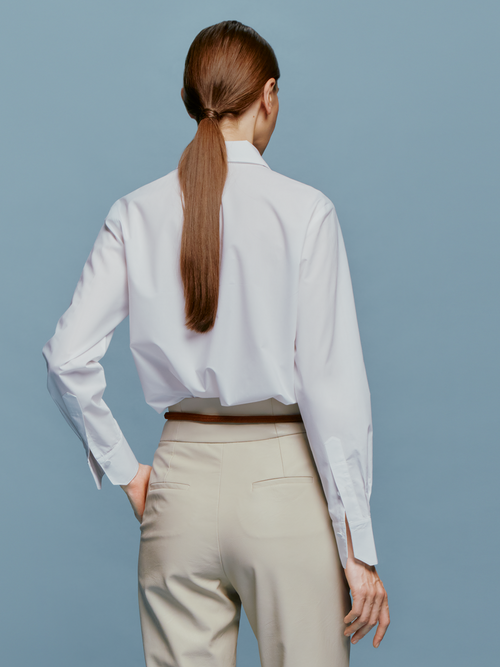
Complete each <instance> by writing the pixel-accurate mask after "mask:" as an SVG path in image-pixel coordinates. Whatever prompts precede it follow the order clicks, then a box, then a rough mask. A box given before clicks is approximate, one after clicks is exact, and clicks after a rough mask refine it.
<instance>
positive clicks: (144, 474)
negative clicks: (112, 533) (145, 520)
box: [120, 463, 153, 523]
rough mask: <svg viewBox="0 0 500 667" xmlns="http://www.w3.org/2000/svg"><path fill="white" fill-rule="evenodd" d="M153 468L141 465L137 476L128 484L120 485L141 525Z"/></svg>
mask: <svg viewBox="0 0 500 667" xmlns="http://www.w3.org/2000/svg"><path fill="white" fill-rule="evenodd" d="M152 469H153V468H152V466H148V465H143V464H142V463H139V470H138V471H137V474H136V476H135V477H134V479H132V480H131V481H130V482H129V483H128V484H123V485H120V486H121V487H122V489H123V490H124V491H125V493H126V494H127V498H128V499H129V501H130V504H131V505H132V509H133V510H134V514H135V518H136V519H137V521H138V522H139V523H141V522H142V516H143V514H144V508H145V507H146V496H147V494H148V485H149V477H150V475H151V470H152Z"/></svg>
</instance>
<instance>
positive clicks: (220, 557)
mask: <svg viewBox="0 0 500 667" xmlns="http://www.w3.org/2000/svg"><path fill="white" fill-rule="evenodd" d="M221 444H222V454H221V458H220V467H219V494H218V498H217V517H216V522H215V533H216V537H217V551H218V552H219V561H220V566H221V569H222V571H223V572H224V576H225V577H226V581H228V582H229V583H231V582H230V579H229V577H228V576H227V572H226V570H225V569H224V563H223V562H222V551H221V548H220V539H219V516H220V494H221V486H222V464H223V461H224V443H221Z"/></svg>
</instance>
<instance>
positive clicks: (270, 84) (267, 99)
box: [263, 78, 276, 114]
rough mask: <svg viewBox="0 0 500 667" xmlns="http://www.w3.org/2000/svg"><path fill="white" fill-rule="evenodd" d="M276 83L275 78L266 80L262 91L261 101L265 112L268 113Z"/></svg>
mask: <svg viewBox="0 0 500 667" xmlns="http://www.w3.org/2000/svg"><path fill="white" fill-rule="evenodd" d="M275 85H276V79H274V78H272V79H269V80H268V81H266V85H265V86H264V93H263V97H264V99H263V103H264V108H265V110H266V113H267V114H270V113H271V111H272V108H273V102H274V100H273V92H274V88H275Z"/></svg>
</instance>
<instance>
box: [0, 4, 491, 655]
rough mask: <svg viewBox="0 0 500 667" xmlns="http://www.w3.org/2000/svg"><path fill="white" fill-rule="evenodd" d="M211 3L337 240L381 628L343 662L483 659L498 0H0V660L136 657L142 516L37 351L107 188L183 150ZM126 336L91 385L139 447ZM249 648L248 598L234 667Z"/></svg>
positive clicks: (276, 161)
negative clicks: (359, 371) (270, 96)
mask: <svg viewBox="0 0 500 667" xmlns="http://www.w3.org/2000/svg"><path fill="white" fill-rule="evenodd" d="M226 19H237V20H239V21H242V22H243V23H246V24H248V25H251V26H252V27H254V28H255V29H256V30H257V31H258V32H260V33H261V34H262V36H263V37H265V38H266V39H267V40H268V41H269V42H270V43H271V45H272V46H273V48H274V49H275V52H276V54H277V57H278V60H279V63H280V67H281V71H282V77H281V79H280V82H279V85H280V93H279V96H280V113H279V117H278V123H277V126H276V130H275V133H274V135H273V137H272V139H271V142H270V144H269V146H268V148H267V150H266V152H265V154H264V158H265V159H266V161H267V162H268V164H269V165H270V166H271V167H272V168H273V169H275V170H276V171H280V172H282V173H284V174H286V175H288V176H290V177H292V178H296V179H298V180H301V181H304V182H306V183H309V184H311V185H313V186H315V187H317V188H319V189H320V190H322V191H323V192H324V193H325V194H326V195H327V196H329V197H330V198H331V199H332V201H333V202H334V204H335V206H336V209H337V212H338V215H339V219H340V223H341V226H342V230H343V233H344V238H345V242H346V246H347V252H348V256H349V262H350V267H351V272H352V279H353V284H354V291H355V297H356V305H357V311H358V319H359V325H360V331H361V337H362V342H363V349H364V355H365V363H366V368H367V373H368V378H369V381H370V387H371V393H372V401H373V419H374V486H373V493H372V504H371V506H372V518H373V525H374V531H375V539H376V544H377V551H378V557H379V565H378V567H377V569H378V572H379V574H380V576H381V578H382V580H383V582H384V584H385V586H386V589H387V591H388V595H389V602H390V610H391V625H390V627H389V630H388V632H387V635H386V637H385V639H384V640H383V642H382V644H381V646H380V648H378V649H374V648H373V647H372V645H371V641H372V638H373V634H374V632H375V631H374V630H372V631H371V632H370V634H369V635H368V636H367V637H365V638H364V639H363V640H362V641H361V642H360V643H359V644H357V645H356V646H354V647H353V648H352V653H351V655H352V659H351V665H352V666H353V667H358V666H361V665H363V666H364V665H372V666H373V667H376V666H379V665H380V666H383V667H392V666H394V667H402V666H403V665H404V667H424V666H425V667H434V666H436V667H438V666H439V667H442V665H453V666H454V667H462V666H464V667H470V665H473V664H475V665H477V664H492V662H494V630H496V625H497V624H496V622H495V623H493V622H492V621H493V620H494V619H496V617H497V616H496V615H497V614H498V608H497V600H498V596H499V592H500V591H499V587H498V577H497V571H498V566H497V561H498V551H499V537H498V531H499V521H498V511H499V503H498V466H499V463H500V459H499V445H500V442H499V427H498V413H499V408H498V406H499V398H500V397H499V387H498V378H499V370H500V369H499V354H498V342H499V334H500V332H499V312H498V290H499V272H500V262H499V261H498V257H499V251H498V248H499V242H500V233H499V223H500V219H499V218H500V216H499V200H498V181H499V179H498V177H499V155H500V151H499V148H500V146H499V122H498V121H499V118H500V108H499V107H500V105H499V86H498V80H499V71H498V70H499V68H498V63H499V56H500V54H499V50H500V49H499V40H498V25H499V19H500V6H499V5H498V3H497V2H493V1H491V2H486V1H482V0H475V1H474V2H472V1H471V2H463V1H460V0H419V1H418V2H416V1H415V2H407V1H403V0H400V1H390V0H381V1H379V2H373V1H372V0H354V1H350V2H347V1H339V0H334V1H330V2H326V1H323V2H319V1H318V0H309V1H308V2H303V3H297V2H293V1H290V0H279V1H272V2H271V3H270V4H268V3H267V2H263V1H262V0H254V1H253V2H252V3H239V2H234V1H231V2H229V1H225V2H221V1H216V0H214V1H212V2H210V3H206V2H200V1H198V0H196V1H191V2H189V3H183V4H180V3H178V4H177V5H174V3H169V2H165V1H160V0H147V1H143V2H131V1H130V0H99V1H96V0H85V2H84V1H82V0H80V1H74V2H67V0H65V1H64V2H63V1H55V0H45V1H44V2H35V1H34V0H33V1H22V0H16V1H15V2H14V1H12V0H3V2H2V7H1V15H0V26H1V27H0V56H1V57H0V63H1V68H2V74H1V76H2V85H1V88H2V94H1V102H0V104H1V112H2V139H1V158H0V159H1V178H0V184H1V189H2V192H1V215H2V239H3V242H2V244H1V258H0V260H1V261H0V270H1V280H2V290H1V292H2V294H1V299H2V302H1V312H2V352H3V354H2V373H1V376H2V383H1V392H2V394H1V409H2V440H3V444H2V450H1V454H2V465H1V468H0V476H1V478H0V489H1V491H0V492H1V495H2V507H3V510H4V511H3V516H2V532H3V539H2V552H1V553H2V568H1V572H0V578H1V582H0V583H1V590H2V604H1V611H0V613H1V615H2V618H0V628H1V630H0V632H1V634H2V636H1V640H0V645H1V649H0V650H1V654H2V662H4V663H5V664H8V665H9V666H10V667H18V666H19V667H20V666H22V667H24V666H25V665H29V664H37V665H50V666H51V667H67V666H68V665H71V667H80V666H81V667H88V666H89V665H92V666H93V667H101V666H102V667H110V666H111V665H120V667H129V666H130V667H132V666H134V667H135V666H137V665H142V664H144V662H143V654H142V643H141V636H140V625H139V615H138V608H137V581H136V567H137V554H138V546H139V537H140V531H139V524H138V522H137V520H136V519H135V517H134V515H133V512H132V509H131V507H130V505H129V503H128V500H127V498H126V496H125V494H124V493H123V491H122V490H121V489H120V488H119V487H116V486H112V485H111V484H110V483H109V481H108V480H107V478H105V479H104V480H103V489H102V491H97V489H96V487H95V483H94V480H93V479H92V477H91V474H90V471H89V469H88V466H87V463H86V461H85V455H84V450H83V447H82V444H81V443H80V441H79V440H78V439H77V438H76V436H75V435H74V434H73V433H72V431H71V430H70V429H69V427H68V426H67V424H66V423H65V421H64V420H63V419H62V417H61V415H60V413H59V411H58V409H57V407H56V406H55V404H54V403H53V402H52V400H51V398H50V396H49V394H48V392H47V391H46V386H45V383H46V371H45V363H44V361H43V358H42V355H41V348H42V346H43V344H44V343H45V342H46V340H48V338H50V337H51V336H52V334H53V332H54V328H55V325H56V322H57V320H58V318H59V317H60V316H61V315H62V313H63V312H64V311H65V310H66V308H67V307H68V305H69V302H70V300H71V296H72V294H73V291H74V288H75V286H76V283H77V281H78V278H79V276H80V273H81V270H82V268H83V264H84V262H85V260H86V258H87V255H88V253H89V252H90V249H91V247H92V244H93V242H94V240H95V237H96V235H97V232H98V231H99V228H100V226H101V225H102V223H103V220H104V217H105V215H106V213H107V212H108V210H109V208H110V206H111V204H112V203H113V202H114V201H115V200H116V199H118V198H119V197H121V196H123V195H124V194H126V193H128V192H130V191H132V190H134V189H135V188H137V187H139V186H141V185H143V184H145V183H147V182H149V181H151V180H154V179H156V178H159V177H160V176H162V175H164V174H166V173H167V172H169V171H171V170H172V169H174V168H175V167H176V166H177V162H178V159H179V157H180V155H181V153H182V150H183V149H184V147H185V146H186V145H187V143H189V141H190V140H191V138H192V137H193V135H194V132H195V130H196V123H195V121H194V120H192V119H190V118H189V117H188V115H187V113H186V111H185V109H184V106H183V104H182V101H181V98H180V88H181V86H182V70H183V64H184V59H185V56H186V53H187V49H188V48H189V45H190V43H191V41H192V40H193V39H194V37H195V36H196V34H197V33H198V32H199V30H201V29H202V28H204V27H206V26H208V25H212V24H214V23H217V22H219V21H222V20H226ZM495 186H496V188H495ZM127 333H128V332H127V321H126V322H124V323H123V324H122V325H120V327H119V328H118V330H117V331H116V334H115V337H114V339H113V341H112V344H111V347H110V349H109V351H108V353H107V355H106V356H105V358H104V359H103V365H104V368H105V370H106V377H107V381H108V388H107V390H106V392H105V399H106V401H107V403H108V404H109V406H110V407H111V409H112V411H113V414H114V416H115V417H116V418H117V420H118V422H119V423H120V426H121V428H122V430H123V431H124V433H125V435H126V437H127V439H128V441H129V442H130V443H131V445H132V447H133V449H134V452H135V453H136V455H137V456H138V458H139V459H140V460H141V462H143V463H151V461H152V457H153V453H154V450H155V449H156V446H157V444H158V440H159V436H160V433H161V429H162V427H163V423H164V420H163V417H162V416H161V415H158V414H157V413H156V412H154V411H153V410H152V409H151V408H149V407H148V406H147V405H146V404H145V402H144V397H143V395H142V390H141V387H140V384H139V380H138V377H137V374H136V371H135V367H134V365H133V361H132V357H131V354H130V352H129V350H128V340H127ZM298 603H299V601H298ZM257 665H259V659H258V651H257V643H256V640H255V638H254V636H253V634H252V631H251V629H250V626H249V625H248V621H247V619H246V617H245V616H244V615H243V617H242V623H241V633H240V640H239V644H238V667H251V666H252V667H256V666H257ZM318 667H319V666H318ZM325 667H326V666H325Z"/></svg>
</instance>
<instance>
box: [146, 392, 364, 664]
mask: <svg viewBox="0 0 500 667" xmlns="http://www.w3.org/2000/svg"><path fill="white" fill-rule="evenodd" d="M170 409H172V410H182V411H184V412H199V413H202V414H285V413H286V414H288V413H296V412H298V411H299V410H298V406H297V404H294V405H288V406H286V405H283V404H282V403H280V402H279V401H276V400H275V399H269V400H266V401H259V402H256V403H247V404H244V405H236V406H230V407H225V406H221V405H220V401H219V399H218V398H213V399H199V398H188V399H184V400H182V401H181V402H180V403H177V404H176V405H172V406H170ZM140 530H141V540H140V549H139V562H138V583H139V612H140V619H141V630H142V639H143V645H144V655H145V659H146V665H147V667H234V665H236V642H237V637H238V628H239V621H240V613H241V605H242V604H243V608H244V610H245V613H246V615H247V617H248V620H249V622H250V624H251V626H252V629H253V631H254V633H255V636H256V638H257V641H258V646H259V654H260V660H261V665H262V667H309V666H311V667H347V666H348V665H349V653H350V642H349V637H344V634H343V631H344V628H345V625H344V621H343V618H344V616H345V615H346V614H347V613H348V612H349V610H350V608H351V602H350V595H349V587H348V584H347V580H346V578H345V575H344V570H343V568H342V565H341V563H340V559H339V556H338V551H337V545H336V541H335V535H334V532H333V528H332V523H331V519H330V517H329V514H328V509H327V504H326V499H325V496H324V493H323V489H322V486H321V482H320V479H319V477H318V473H317V470H316V466H315V463H314V459H313V458H312V454H311V451H310V448H309V443H308V439H307V435H306V433H305V428H304V425H303V423H302V422H298V423H294V422H291V423H277V424H244V423H242V424H222V423H200V422H189V421H174V420H171V421H168V420H167V421H166V422H165V427H164V429H163V433H162V435H161V439H160V443H159V445H158V448H157V450H156V452H155V455H154V460H153V470H152V472H151V478H150V483H149V488H148V495H147V499H146V508H145V511H144V516H143V519H142V523H141V527H140Z"/></svg>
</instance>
